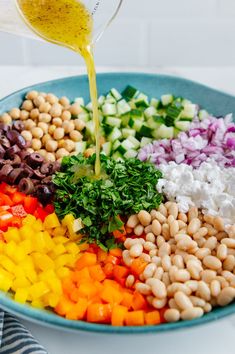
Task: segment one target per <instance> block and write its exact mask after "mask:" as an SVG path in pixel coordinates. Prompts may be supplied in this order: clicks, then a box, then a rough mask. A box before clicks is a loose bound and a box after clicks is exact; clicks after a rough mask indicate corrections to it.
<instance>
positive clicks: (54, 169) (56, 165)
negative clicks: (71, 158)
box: [52, 161, 61, 173]
mask: <svg viewBox="0 0 235 354" xmlns="http://www.w3.org/2000/svg"><path fill="white" fill-rule="evenodd" d="M60 168H61V164H60V163H59V162H58V161H56V162H53V167H52V173H55V172H58V171H60Z"/></svg>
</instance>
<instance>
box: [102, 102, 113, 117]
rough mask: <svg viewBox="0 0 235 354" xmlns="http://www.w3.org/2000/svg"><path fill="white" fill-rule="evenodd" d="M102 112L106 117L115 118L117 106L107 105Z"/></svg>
mask: <svg viewBox="0 0 235 354" xmlns="http://www.w3.org/2000/svg"><path fill="white" fill-rule="evenodd" d="M102 112H103V115H104V116H115V114H116V113H117V108H116V104H113V103H106V101H105V103H104V104H103V106H102Z"/></svg>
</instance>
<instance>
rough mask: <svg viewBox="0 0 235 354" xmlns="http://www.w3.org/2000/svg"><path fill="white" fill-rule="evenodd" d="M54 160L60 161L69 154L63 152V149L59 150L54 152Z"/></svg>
mask: <svg viewBox="0 0 235 354" xmlns="http://www.w3.org/2000/svg"><path fill="white" fill-rule="evenodd" d="M55 155H56V158H57V159H61V158H63V157H65V156H69V152H68V151H67V150H65V149H64V148H61V149H59V150H57V151H56V154H55Z"/></svg>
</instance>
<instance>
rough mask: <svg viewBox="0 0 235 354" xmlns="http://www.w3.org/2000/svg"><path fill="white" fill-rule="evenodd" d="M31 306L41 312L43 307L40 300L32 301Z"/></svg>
mask: <svg viewBox="0 0 235 354" xmlns="http://www.w3.org/2000/svg"><path fill="white" fill-rule="evenodd" d="M31 305H32V306H33V307H35V308H36V309H39V310H42V309H43V308H44V307H45V305H44V303H43V301H42V300H40V299H37V300H33V301H32V302H31Z"/></svg>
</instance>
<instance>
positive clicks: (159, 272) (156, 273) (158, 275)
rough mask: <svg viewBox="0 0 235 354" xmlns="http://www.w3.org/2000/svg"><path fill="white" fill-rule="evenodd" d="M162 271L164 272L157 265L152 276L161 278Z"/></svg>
mask: <svg viewBox="0 0 235 354" xmlns="http://www.w3.org/2000/svg"><path fill="white" fill-rule="evenodd" d="M163 273H164V270H163V268H162V267H157V269H156V271H155V273H154V275H153V278H156V279H159V280H161V279H162V276H163Z"/></svg>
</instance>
